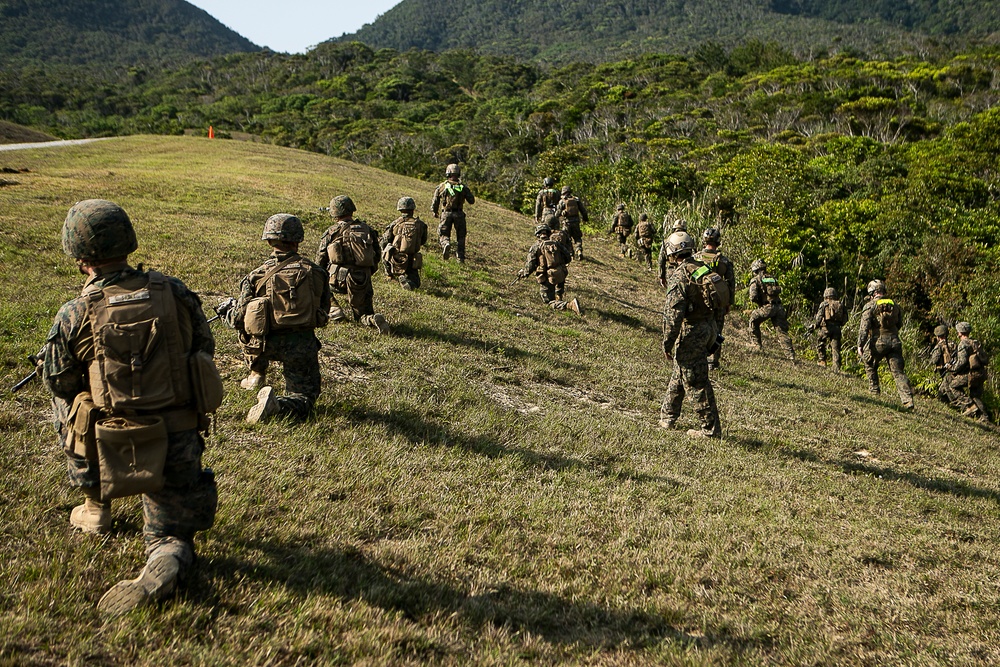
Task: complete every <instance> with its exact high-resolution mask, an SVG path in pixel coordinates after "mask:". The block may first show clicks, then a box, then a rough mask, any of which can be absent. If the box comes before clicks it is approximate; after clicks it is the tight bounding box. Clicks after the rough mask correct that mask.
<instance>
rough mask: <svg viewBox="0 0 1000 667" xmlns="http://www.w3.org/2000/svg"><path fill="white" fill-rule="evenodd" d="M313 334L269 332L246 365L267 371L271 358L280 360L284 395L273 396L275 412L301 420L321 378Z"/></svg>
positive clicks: (316, 395)
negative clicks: (254, 358) (250, 362)
mask: <svg viewBox="0 0 1000 667" xmlns="http://www.w3.org/2000/svg"><path fill="white" fill-rule="evenodd" d="M320 347H321V344H320V342H319V339H318V338H316V333H315V332H314V331H313V330H312V329H310V330H308V331H289V332H287V333H281V332H277V333H272V334H269V335H268V336H267V339H266V340H265V342H264V352H263V354H261V355H260V356H259V357H257V359H256V360H255V361H254V362H253V363H252V364H250V370H251V371H252V372H254V373H260V374H261V375H266V374H267V369H268V366H269V365H270V364H271V362H272V361H277V362H280V363H281V365H282V366H281V370H282V374H283V375H284V378H285V394H284V395H283V396H278V397H277V399H276V400H277V402H278V415H289V416H291V417H293V418H294V419H305V418H306V417H308V416H309V413H310V412H312V409H313V405H314V404H315V403H316V398H317V397H319V392H320V388H321V385H322V380H321V378H320V373H319V349H320Z"/></svg>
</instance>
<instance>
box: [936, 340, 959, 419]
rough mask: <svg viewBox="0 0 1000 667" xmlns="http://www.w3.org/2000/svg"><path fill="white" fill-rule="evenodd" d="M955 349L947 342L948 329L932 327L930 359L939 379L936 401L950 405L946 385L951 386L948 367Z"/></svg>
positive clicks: (953, 344) (950, 342)
mask: <svg viewBox="0 0 1000 667" xmlns="http://www.w3.org/2000/svg"><path fill="white" fill-rule="evenodd" d="M956 351H957V347H956V345H955V343H954V342H952V341H950V340H948V327H946V326H945V325H943V324H939V325H938V326H936V327H934V344H933V345H932V346H931V354H930V359H931V363H932V364H933V365H934V372H936V373H937V374H938V377H940V378H941V384H940V385H938V395H937V397H938V400H939V401H942V402H944V403H950V402H951V401H950V399H949V398H948V385H950V384H951V376H952V374H951V371H950V370H948V366H949V365H951V362H953V361H954V360H955V352H956Z"/></svg>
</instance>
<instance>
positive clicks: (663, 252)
mask: <svg viewBox="0 0 1000 667" xmlns="http://www.w3.org/2000/svg"><path fill="white" fill-rule="evenodd" d="M668 225H669V227H668ZM668 229H669V230H670V231H669V232H668V231H667V230H668ZM674 232H687V222H686V221H684V220H681V219H680V218H677V219H674V220H671V219H670V216H669V215H665V216H663V235H664V236H667V237H669V236H670V235H671V234H673V233H674ZM667 257H668V255H667V244H666V243H664V244H663V245H661V246H660V256H659V257H658V258H657V265H658V267H659V273H658V274H657V276H658V280H659V282H660V287H666V286H667V267H668V266H669V264H670V263H669V262H668V261H667Z"/></svg>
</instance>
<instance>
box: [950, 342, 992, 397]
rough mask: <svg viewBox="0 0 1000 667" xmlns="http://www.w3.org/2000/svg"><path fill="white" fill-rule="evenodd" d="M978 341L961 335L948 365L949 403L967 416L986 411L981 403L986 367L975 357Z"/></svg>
mask: <svg viewBox="0 0 1000 667" xmlns="http://www.w3.org/2000/svg"><path fill="white" fill-rule="evenodd" d="M978 347H979V342H978V341H976V340H974V339H972V338H969V337H968V336H967V335H966V336H962V337H961V338H960V340H959V342H958V347H957V349H956V351H955V359H954V361H953V362H952V363H951V365H950V366H948V370H949V371H951V379H950V381H949V382H948V385H947V395H948V400H949V401H950V403H951V405H952V406H953V407H955V408H956V409H958V410H961V411H962V413H963V414H965V415H966V416H968V417H977V416H982V417H986V416H987V415H988V412H987V410H986V404H985V403H983V388H984V386H985V385H986V375H987V374H986V368H984V367H983V364H982V363H977V360H976V358H975V353H976V349H977V348H978Z"/></svg>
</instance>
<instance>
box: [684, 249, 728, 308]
mask: <svg viewBox="0 0 1000 667" xmlns="http://www.w3.org/2000/svg"><path fill="white" fill-rule="evenodd" d="M682 266H683V267H684V270H685V271H686V272H687V274H688V277H689V278H690V279H691V280H690V282H689V283H688V285H689V288H688V304H689V308H690V313H691V315H692V317H691V318H690V319H691V320H693V321H701V320H707V319H711V318H713V317H715V316H716V315H718V314H720V313H721V314H724V313H725V312H726V310H727V309H728V307H729V297H730V294H729V284H728V283H726V281H725V280H724V279H723V278H722V276H720V275H719V274H718V273H716V272H715V271H713V270H712V269H711V268H710V267H708V266H705V265H701V266H697V265H695V264H692V263H690V262H687V263H685V264H683V265H682Z"/></svg>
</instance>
